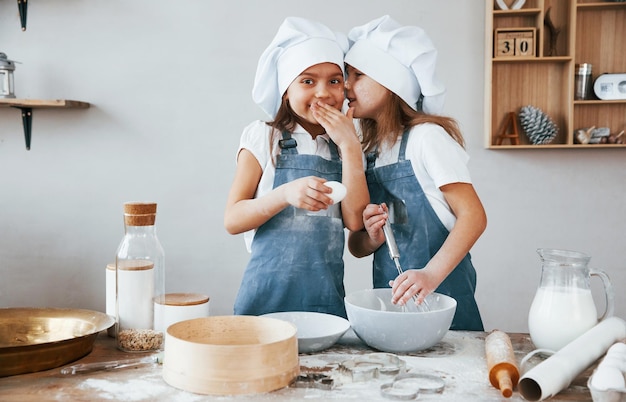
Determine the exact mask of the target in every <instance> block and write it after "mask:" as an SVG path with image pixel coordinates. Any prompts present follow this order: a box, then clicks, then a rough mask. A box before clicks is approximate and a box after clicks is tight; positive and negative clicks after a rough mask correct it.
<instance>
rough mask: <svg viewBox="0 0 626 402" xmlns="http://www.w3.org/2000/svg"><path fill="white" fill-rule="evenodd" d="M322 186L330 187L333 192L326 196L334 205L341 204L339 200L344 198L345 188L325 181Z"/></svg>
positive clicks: (337, 183)
mask: <svg viewBox="0 0 626 402" xmlns="http://www.w3.org/2000/svg"><path fill="white" fill-rule="evenodd" d="M324 185H325V186H328V187H330V188H331V189H332V190H333V192H332V193H330V194H327V195H328V196H329V197H330V198H332V200H333V202H334V203H335V204H337V203H338V202H341V200H343V199H344V198H345V197H346V193H347V192H348V189H346V186H344V185H343V184H341V183H339V182H338V181H327V182H326V183H324Z"/></svg>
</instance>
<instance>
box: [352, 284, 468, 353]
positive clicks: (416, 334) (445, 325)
mask: <svg viewBox="0 0 626 402" xmlns="http://www.w3.org/2000/svg"><path fill="white" fill-rule="evenodd" d="M345 302H346V312H347V313H348V320H349V321H350V325H351V326H352V329H353V330H354V332H355V333H356V334H357V336H358V337H359V338H360V339H361V340H362V341H363V342H365V343H366V344H367V345H368V346H370V347H372V348H375V349H378V350H381V351H383V352H391V353H403V352H415V351H419V350H424V349H428V348H430V347H432V346H434V345H436V344H437V343H438V342H439V341H440V340H441V339H442V338H443V337H444V335H445V334H446V332H448V329H450V325H451V324H452V318H453V317H454V312H455V311H456V300H454V299H453V298H452V297H450V296H446V295H443V294H440V293H432V294H431V295H429V296H428V303H429V305H430V311H427V312H403V311H402V308H401V307H400V306H399V305H395V304H393V303H391V289H390V288H384V289H365V290H359V291H356V292H353V293H350V294H349V295H347V296H346V298H345Z"/></svg>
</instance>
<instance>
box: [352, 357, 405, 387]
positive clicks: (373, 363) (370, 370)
mask: <svg viewBox="0 0 626 402" xmlns="http://www.w3.org/2000/svg"><path fill="white" fill-rule="evenodd" d="M340 367H341V369H343V370H345V371H347V372H348V373H350V375H352V381H354V382H360V381H367V380H371V379H373V378H380V377H385V376H395V375H398V374H401V373H404V371H405V369H406V362H405V361H404V360H402V359H400V358H399V357H398V356H396V355H394V354H391V353H370V354H367V355H364V356H359V357H357V358H355V359H353V360H347V361H345V362H343V363H341V366H340Z"/></svg>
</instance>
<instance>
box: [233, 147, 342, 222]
mask: <svg viewBox="0 0 626 402" xmlns="http://www.w3.org/2000/svg"><path fill="white" fill-rule="evenodd" d="M262 174H263V169H261V165H259V162H258V161H257V159H256V158H255V157H254V155H253V154H252V153H251V152H250V151H248V150H247V149H245V148H244V149H242V150H241V151H240V152H239V156H238V158H237V168H236V170H235V178H234V180H233V184H232V186H231V188H230V192H229V193H228V199H227V201H226V210H225V212H224V227H225V228H226V230H227V231H228V233H230V234H238V233H243V232H246V231H248V230H252V229H256V228H258V227H259V226H261V225H262V224H264V223H265V222H267V221H268V220H269V219H270V218H272V217H273V216H274V215H276V214H277V213H279V212H280V211H282V210H283V209H285V207H287V206H288V205H293V206H295V207H297V208H303V209H307V210H309V211H319V210H321V209H326V208H327V207H328V205H329V204H331V203H332V200H331V199H330V197H328V196H327V195H326V193H329V192H331V189H329V188H328V187H326V186H324V185H323V182H324V181H325V180H324V179H321V178H319V177H313V176H309V177H304V178H301V179H298V180H294V181H292V182H289V183H285V184H283V185H281V186H278V187H276V188H275V189H273V190H272V191H270V192H269V193H267V194H265V195H263V196H262V197H259V198H254V195H255V193H256V190H257V186H258V185H259V182H260V181H261V175H262Z"/></svg>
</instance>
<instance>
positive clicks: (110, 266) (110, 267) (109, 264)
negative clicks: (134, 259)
mask: <svg viewBox="0 0 626 402" xmlns="http://www.w3.org/2000/svg"><path fill="white" fill-rule="evenodd" d="M107 269H110V270H111V271H115V263H114V262H110V263H108V264H107Z"/></svg>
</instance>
